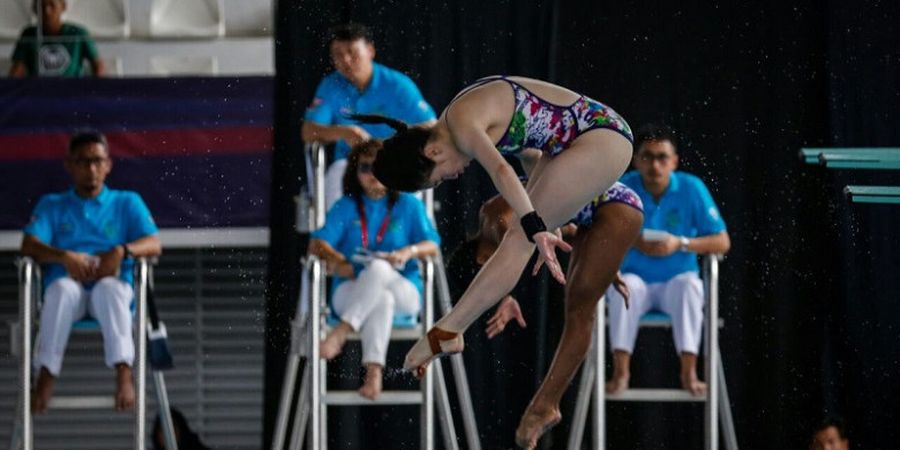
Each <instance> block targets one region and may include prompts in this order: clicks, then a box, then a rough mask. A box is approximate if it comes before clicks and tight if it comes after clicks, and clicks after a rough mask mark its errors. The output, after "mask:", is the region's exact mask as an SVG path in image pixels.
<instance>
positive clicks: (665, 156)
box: [638, 153, 675, 163]
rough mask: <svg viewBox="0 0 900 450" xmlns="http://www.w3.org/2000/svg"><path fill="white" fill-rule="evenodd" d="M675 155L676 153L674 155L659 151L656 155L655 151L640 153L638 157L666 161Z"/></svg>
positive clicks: (650, 160) (649, 160)
mask: <svg viewBox="0 0 900 450" xmlns="http://www.w3.org/2000/svg"><path fill="white" fill-rule="evenodd" d="M673 156H675V155H672V154H670V153H658V154H655V155H654V154H653V153H642V154H640V155H638V159H639V160H641V161H643V162H653V161H659V162H661V163H665V162H668V161H669V160H670V159H672V157H673Z"/></svg>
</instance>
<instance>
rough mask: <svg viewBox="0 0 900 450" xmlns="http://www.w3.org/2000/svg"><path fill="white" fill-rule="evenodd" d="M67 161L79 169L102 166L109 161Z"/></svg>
mask: <svg viewBox="0 0 900 450" xmlns="http://www.w3.org/2000/svg"><path fill="white" fill-rule="evenodd" d="M69 161H71V162H72V164H75V165H76V166H80V167H91V166H102V165H103V164H106V163H107V162H108V161H109V158H103V157H96V158H71V159H69Z"/></svg>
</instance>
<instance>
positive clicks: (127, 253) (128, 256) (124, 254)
mask: <svg viewBox="0 0 900 450" xmlns="http://www.w3.org/2000/svg"><path fill="white" fill-rule="evenodd" d="M119 247H122V259H131V257H133V256H134V255H132V254H131V250H128V246H127V245H125V244H121V245H119Z"/></svg>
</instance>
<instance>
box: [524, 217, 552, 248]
mask: <svg viewBox="0 0 900 450" xmlns="http://www.w3.org/2000/svg"><path fill="white" fill-rule="evenodd" d="M519 223H521V224H522V230H524V231H525V237H527V238H528V242H532V243H534V235H535V234H538V233H540V232H542V231H547V225H544V219H541V216H539V215H538V213H537V211H532V212H530V213H528V214H525V215H524V216H522V218H521V219H519Z"/></svg>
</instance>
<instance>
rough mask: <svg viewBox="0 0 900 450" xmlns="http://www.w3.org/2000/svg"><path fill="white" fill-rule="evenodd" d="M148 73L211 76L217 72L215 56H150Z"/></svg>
mask: <svg viewBox="0 0 900 450" xmlns="http://www.w3.org/2000/svg"><path fill="white" fill-rule="evenodd" d="M150 73H152V74H153V75H157V76H165V77H171V76H183V75H188V76H190V75H196V76H212V75H217V74H218V73H219V60H218V58H216V57H215V56H154V57H152V58H150Z"/></svg>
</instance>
